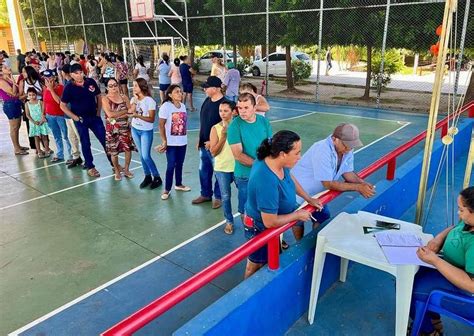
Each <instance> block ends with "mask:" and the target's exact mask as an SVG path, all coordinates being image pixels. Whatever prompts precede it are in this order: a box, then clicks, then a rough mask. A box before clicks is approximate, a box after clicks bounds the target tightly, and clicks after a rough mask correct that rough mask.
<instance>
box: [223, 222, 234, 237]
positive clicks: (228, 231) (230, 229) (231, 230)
mask: <svg viewBox="0 0 474 336" xmlns="http://www.w3.org/2000/svg"><path fill="white" fill-rule="evenodd" d="M224 233H225V234H228V235H231V234H233V233H234V225H233V224H231V223H227V224H226V226H225V228H224Z"/></svg>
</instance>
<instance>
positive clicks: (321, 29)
mask: <svg viewBox="0 0 474 336" xmlns="http://www.w3.org/2000/svg"><path fill="white" fill-rule="evenodd" d="M323 2H324V0H321V3H320V5H319V32H318V33H319V36H318V49H317V50H318V66H317V70H316V102H318V101H319V77H320V73H321V50H322V49H321V48H322V43H323V42H322V41H323V10H324V3H323ZM326 66H327V65H326Z"/></svg>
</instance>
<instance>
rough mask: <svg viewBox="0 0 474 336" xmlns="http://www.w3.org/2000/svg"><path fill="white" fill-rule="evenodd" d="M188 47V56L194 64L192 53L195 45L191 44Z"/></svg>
mask: <svg viewBox="0 0 474 336" xmlns="http://www.w3.org/2000/svg"><path fill="white" fill-rule="evenodd" d="M189 48H190V49H191V50H190V51H189V57H190V58H191V64H194V54H195V49H196V46H195V45H191V46H189Z"/></svg>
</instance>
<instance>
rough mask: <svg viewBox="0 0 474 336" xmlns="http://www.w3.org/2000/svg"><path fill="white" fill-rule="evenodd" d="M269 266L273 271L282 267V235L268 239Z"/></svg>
mask: <svg viewBox="0 0 474 336" xmlns="http://www.w3.org/2000/svg"><path fill="white" fill-rule="evenodd" d="M267 249H268V250H267V252H268V268H270V269H271V270H272V271H275V270H277V269H278V268H280V236H276V237H272V238H271V239H270V240H269V241H268V245H267Z"/></svg>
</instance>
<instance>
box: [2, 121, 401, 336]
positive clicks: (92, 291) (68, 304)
mask: <svg viewBox="0 0 474 336" xmlns="http://www.w3.org/2000/svg"><path fill="white" fill-rule="evenodd" d="M409 124H410V123H406V124H404V125H402V126H400V127H399V128H397V129H396V130H394V131H393V132H391V133H389V134H386V135H385V136H383V137H381V138H380V139H377V140H375V141H372V142H371V143H369V144H367V145H366V146H364V147H362V148H360V149H358V150H357V151H355V152H354V153H358V152H360V151H362V150H364V149H366V148H368V147H370V146H372V145H374V144H375V143H377V142H379V141H380V140H382V139H384V138H386V137H388V136H390V135H392V134H394V133H396V132H398V131H400V130H401V129H403V128H405V127H407V126H408V125H409ZM238 215H239V213H238V212H237V213H236V214H234V217H237V216H238ZM224 223H225V220H222V221H220V222H219V223H217V224H216V225H214V226H212V227H210V228H208V229H206V230H204V231H202V232H200V233H199V234H197V235H195V236H193V237H191V238H189V239H188V240H186V241H184V242H182V243H181V244H179V245H177V246H175V247H173V248H171V249H170V250H168V251H166V252H164V253H162V254H160V255H158V256H156V257H154V258H152V259H150V260H148V261H147V262H145V263H143V264H141V265H139V266H137V267H135V268H133V269H131V270H130V271H128V272H125V273H123V274H121V275H119V276H118V277H116V278H114V279H112V280H110V281H108V282H106V283H105V284H103V285H101V286H99V287H97V288H95V289H93V290H91V291H89V292H87V293H85V294H83V295H81V296H80V297H78V298H76V299H74V300H72V301H70V302H68V303H66V304H64V305H62V306H61V307H59V308H56V309H55V310H53V311H52V312H50V313H48V314H46V315H44V316H42V317H40V318H38V319H36V320H34V321H32V322H30V323H29V324H27V325H25V326H24V327H22V328H20V329H18V330H15V331H13V332H11V333H10V334H9V335H11V336H14V335H18V334H20V333H22V332H24V331H26V330H28V329H30V328H32V327H34V326H35V325H37V324H40V323H41V322H43V321H46V320H47V319H49V318H50V317H52V316H54V315H56V314H58V313H60V312H62V311H64V310H66V309H68V308H69V307H71V306H73V305H75V304H76V303H79V302H81V301H82V300H84V299H86V298H88V297H90V296H92V295H94V294H96V293H97V292H99V291H101V290H102V289H104V288H107V287H109V286H111V285H112V284H114V283H116V282H118V281H120V280H122V279H123V278H126V277H127V276H129V275H130V274H133V273H135V272H137V271H139V270H140V269H142V268H144V267H147V266H148V265H150V264H152V263H154V262H155V261H157V260H159V259H161V258H163V257H165V256H166V255H168V254H170V253H172V252H174V251H176V250H178V249H180V248H181V247H183V246H185V245H187V244H189V243H190V242H192V241H194V240H196V239H198V238H200V237H202V236H204V235H206V234H207V233H209V232H211V231H212V230H214V229H216V228H217V227H219V226H221V225H222V224H224Z"/></svg>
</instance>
